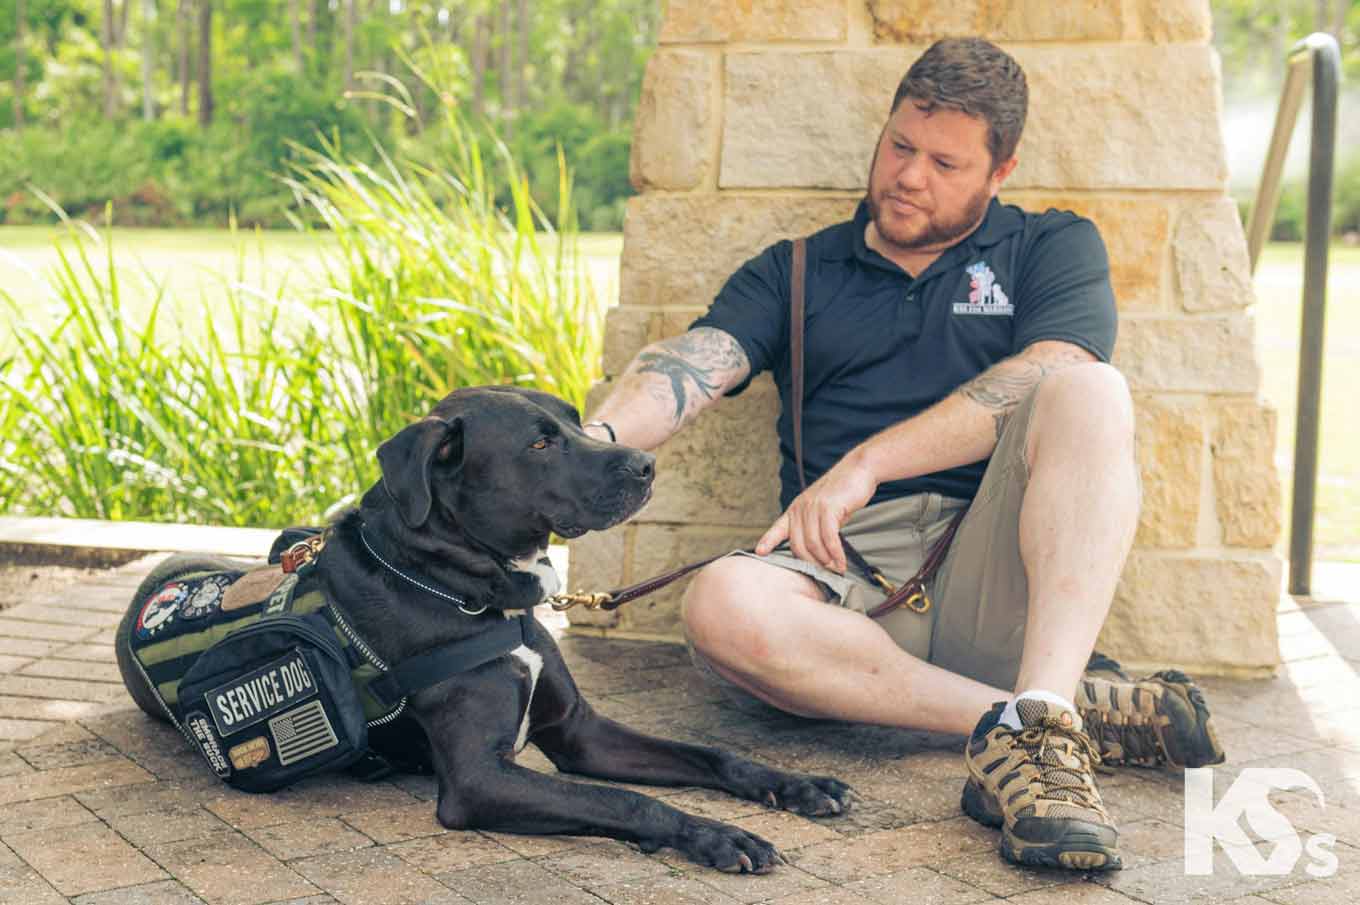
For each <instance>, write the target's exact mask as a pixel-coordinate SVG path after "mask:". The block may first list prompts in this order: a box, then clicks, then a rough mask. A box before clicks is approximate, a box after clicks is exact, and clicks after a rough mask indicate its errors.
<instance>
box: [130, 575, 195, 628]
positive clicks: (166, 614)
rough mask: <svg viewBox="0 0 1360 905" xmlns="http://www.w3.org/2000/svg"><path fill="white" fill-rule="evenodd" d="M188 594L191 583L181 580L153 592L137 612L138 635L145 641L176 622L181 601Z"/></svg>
mask: <svg viewBox="0 0 1360 905" xmlns="http://www.w3.org/2000/svg"><path fill="white" fill-rule="evenodd" d="M188 596H189V585H187V584H185V583H184V582H180V581H172V582H170V583H169V584H166V585H164V586H163V587H162V588H161V589H160V590H159V591H157V592H156V593H155V594H152V595H151V597H150V599H149V600H147V602H146V603H144V604H142V611H141V612H140V613H138V614H137V626H136V632H137V637H138V638H139V639H140V640H142V641H145V640H147V639H148V638H152V637H154V636H155V635H156V633H157V632H160V631H162V630H164V629H165V627H166V626H168V625H169V624H170V623H172V622H174V621H175V614H176V613H177V612H178V611H179V605H180V603H181V602H183V600H184V599H185V598H186V597H188Z"/></svg>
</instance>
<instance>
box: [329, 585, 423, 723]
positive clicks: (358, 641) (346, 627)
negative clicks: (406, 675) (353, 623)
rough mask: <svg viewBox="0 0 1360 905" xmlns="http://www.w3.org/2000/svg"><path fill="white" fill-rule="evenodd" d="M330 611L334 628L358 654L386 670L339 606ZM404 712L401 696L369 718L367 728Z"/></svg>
mask: <svg viewBox="0 0 1360 905" xmlns="http://www.w3.org/2000/svg"><path fill="white" fill-rule="evenodd" d="M330 611H331V616H333V617H334V619H335V626H336V628H338V629H340V633H341V634H343V635H344V636H345V637H346V638H348V639H349V643H350V644H352V645H354V649H355V650H357V651H358V652H359V654H360V656H362V657H363V658H364V659H365V660H367V661H368V662H369V663H371V664H372V665H373V666H376V667H377V668H378V669H380V670H382V671H383V672H384V673H385V672H387V671H388V667H387V664H386V663H385V662H383V658H382V657H379V656H378V655H377V654H376V653H374V651H373V648H371V647H369V646H368V642H366V641H364V639H363V638H361V637H360V636H359V633H358V632H356V631H355V630H354V629H353V628H351V627H350V624H349V623H348V622H346V621H345V617H344V616H343V615H341V613H340V610H339V608H338V607H335V606H331V607H330ZM405 712H406V698H405V697H404V696H403V697H402V699H401V700H400V701H398V702H397V706H396V707H394V708H392V710H390V711H389V712H387V713H384V714H383V715H382V716H380V717H377V718H376V719H372V720H369V721H368V728H370V729H375V728H377V727H378V726H385V725H387V724H388V723H390V722H392V721H393V720H395V719H396V718H397V717H399V716H401V715H402V714H403V713H405Z"/></svg>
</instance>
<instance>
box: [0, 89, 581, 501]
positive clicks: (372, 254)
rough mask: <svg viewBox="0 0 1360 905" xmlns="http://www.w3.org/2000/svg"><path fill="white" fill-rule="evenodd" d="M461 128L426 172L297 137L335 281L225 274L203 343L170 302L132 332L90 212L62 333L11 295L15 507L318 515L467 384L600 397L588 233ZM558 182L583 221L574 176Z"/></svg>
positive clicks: (6, 392)
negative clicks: (543, 206) (408, 429)
mask: <svg viewBox="0 0 1360 905" xmlns="http://www.w3.org/2000/svg"><path fill="white" fill-rule="evenodd" d="M440 128H441V130H442V133H443V137H444V144H443V147H444V151H443V153H442V154H441V155H440V156H439V158H438V159H437V160H427V161H425V162H421V163H417V162H414V161H412V160H410V159H408V158H405V157H402V156H396V157H388V156H387V155H386V154H385V152H384V151H383V149H382V146H381V145H378V146H375V147H374V148H373V150H372V153H371V155H366V154H360V153H357V152H356V151H354V150H351V149H349V148H348V147H347V146H343V145H341V144H339V143H327V144H324V145H323V147H322V149H321V150H312V149H307V148H304V147H301V146H294V147H293V149H292V152H293V153H294V154H295V155H296V156H295V158H294V160H293V162H292V165H291V170H292V176H291V177H290V179H289V185H288V187H289V189H290V190H291V191H292V192H293V193H294V194H295V197H296V198H297V199H298V200H299V201H300V202H301V204H302V205H303V206H304V207H305V208H308V209H310V210H312V211H313V212H314V213H315V216H316V217H317V218H318V219H319V220H320V221H321V222H323V223H324V224H325V225H326V226H327V227H328V228H329V229H330V230H331V231H332V232H333V233H334V235H335V238H336V240H337V247H338V251H337V252H335V253H334V254H333V255H332V256H331V257H330V258H329V259H328V260H327V263H326V266H327V279H328V282H329V286H328V288H327V289H326V290H325V291H323V292H319V293H317V294H316V295H315V296H313V297H306V298H300V299H299V298H291V297H290V296H289V295H287V294H286V293H285V292H284V291H283V289H282V288H280V287H267V286H264V287H245V286H243V285H241V283H240V281H239V277H238V279H235V280H230V279H227V278H226V277H224V286H225V289H226V298H227V302H226V306H225V311H222V310H216V311H214V310H208V309H207V308H206V307H205V308H204V310H203V311H202V313H201V317H199V318H198V319H197V321H196V323H195V327H194V330H193V331H190V332H191V333H193V332H197V333H200V334H201V335H200V336H197V337H195V338H194V339H193V340H192V341H186V342H180V341H178V340H177V338H178V337H179V336H181V335H182V331H180V330H167V329H166V324H165V320H166V318H165V315H164V313H163V311H164V310H165V309H166V308H168V307H169V306H168V305H165V302H166V301H167V300H166V299H164V298H163V294H162V293H158V294H157V296H156V303H155V305H154V306H153V307H152V310H151V313H150V315H149V316H148V317H147V319H146V320H145V322H144V323H139V324H136V325H133V324H130V323H129V322H128V320H127V317H126V316H125V312H124V311H123V305H122V297H121V291H122V290H121V285H122V282H121V281H122V280H123V279H125V278H126V274H124V273H122V272H121V270H120V268H119V267H118V266H116V263H115V258H114V252H113V249H112V247H111V245H110V244H109V242H108V240H103V241H102V242H101V241H100V240H99V238H98V236H97V235H96V234H94V232H93V230H89V229H88V227H83V226H82V225H81V224H72V225H71V229H72V230H73V231H74V232H76V233H77V234H80V233H81V232H82V231H86V232H88V235H87V236H85V238H84V240H83V241H81V242H80V243H77V244H76V246H75V249H74V251H73V252H71V253H70V254H67V253H65V252H64V251H63V252H61V266H60V269H59V270H58V271H57V273H56V274H55V275H54V276H53V277H52V279H51V288H52V290H53V293H54V295H55V297H56V298H57V299H58V300H59V308H58V310H57V311H56V312H55V318H56V320H55V325H53V324H52V323H48V322H47V321H45V320H37V321H35V320H32V319H27V320H25V319H24V316H25V315H24V312H23V311H22V310H21V307H20V305H19V303H18V302H17V301H15V300H13V299H6V301H7V302H8V305H9V307H10V308H11V309H12V313H13V315H14V317H15V318H16V319H17V321H18V327H17V329H16V343H17V352H16V353H15V354H14V356H13V357H12V358H11V359H10V360H8V361H6V362H0V364H3V368H2V369H0V429H2V432H0V509H5V510H10V511H15V512H25V513H29V514H41V515H66V516H84V517H97V518H111V519H156V520H174V521H187V522H212V523H221V524H235V525H252V524H253V525H268V524H280V523H287V522H292V523H303V522H315V521H316V520H317V519H319V518H321V517H322V514H323V512H324V511H325V510H327V509H328V508H329V507H330V506H331V505H332V504H334V503H337V502H345V501H347V500H348V499H351V498H352V497H351V496H349V495H351V494H353V493H355V492H357V491H361V490H362V489H364V488H365V487H366V486H367V485H368V484H369V483H371V482H372V481H373V480H375V479H376V477H377V467H376V461H375V459H374V457H373V450H374V448H375V447H376V446H377V444H378V443H379V442H380V441H381V440H382V439H385V438H386V437H387V436H389V435H390V434H392V433H394V432H395V431H396V430H397V429H399V428H400V427H401V426H402V425H404V424H406V423H408V422H409V421H410V420H411V419H412V418H414V417H416V416H417V415H419V414H421V413H423V412H424V411H426V410H427V409H428V408H429V407H430V406H431V405H432V404H433V403H434V402H435V401H437V400H438V399H440V398H442V397H443V396H444V395H445V394H446V393H448V392H449V391H451V390H453V389H455V388H457V387H460V386H466V385H472V384H488V383H516V384H522V385H529V386H535V387H538V388H540V389H544V390H547V391H549V392H554V393H557V394H558V395H560V396H563V397H565V398H567V399H569V400H570V401H572V402H573V403H576V404H577V405H580V404H581V403H582V402H583V401H584V396H585V392H586V390H587V388H588V387H589V386H590V384H591V382H592V381H593V380H594V379H595V378H596V377H597V376H598V375H597V372H596V363H597V362H598V360H599V352H600V340H601V334H602V327H603V311H602V308H601V306H600V304H599V302H598V300H597V298H596V296H595V295H594V294H593V293H592V292H591V290H590V288H589V286H588V285H586V284H585V282H584V280H583V277H582V275H581V274H582V271H581V268H580V267H579V266H578V262H577V259H576V255H575V250H574V249H575V235H574V232H573V231H572V230H570V229H565V230H558V229H557V224H555V223H553V222H552V221H551V220H550V219H549V218H547V217H545V216H544V215H543V213H542V211H541V210H540V209H539V207H538V205H537V204H536V203H535V201H534V199H533V197H532V195H531V194H530V192H529V190H528V179H527V177H526V175H525V174H524V172H523V170H522V168H520V167H519V166H518V165H517V164H516V162H515V161H514V160H513V159H512V158H511V157H510V156H509V154H508V152H506V151H505V149H504V148H501V147H499V146H497V148H496V150H495V153H496V154H497V160H496V162H495V164H494V165H489V164H488V163H487V162H486V161H484V160H483V159H482V156H481V152H480V151H479V149H478V147H477V144H476V142H475V141H473V138H472V133H471V130H469V129H468V128H467V127H466V125H465V124H464V123H462V122H461V121H460V120H458V119H457V118H456V117H455V116H452V115H450V116H448V117H446V118H445V119H444V120H443V122H442V123H441V125H440ZM368 156H372V157H374V158H375V159H376V160H377V162H376V163H370V162H368V160H367V157H368ZM497 174H498V175H497ZM558 189H559V194H560V198H559V199H558V204H557V209H558V210H559V211H561V212H562V219H563V220H564V221H565V222H566V223H570V222H571V220H572V215H571V201H570V198H571V185H570V182H569V180H567V179H566V178H565V174H563V173H561V172H559V183H558ZM498 196H507V197H509V198H510V199H511V204H510V205H509V207H507V208H501V207H498V206H497V204H496V201H495V199H496V198H497V197H498ZM91 240H93V241H91ZM92 252H97V255H98V256H97V257H96V256H95V255H94V254H92ZM30 317H31V316H30ZM190 319H191V320H193V319H194V318H193V315H192V314H191V315H190ZM223 322H225V323H226V324H227V325H228V326H227V327H226V328H225V329H221V328H220V327H219V325H220V324H222V323H223ZM16 476H23V478H22V480H20V479H18V478H17V477H16Z"/></svg>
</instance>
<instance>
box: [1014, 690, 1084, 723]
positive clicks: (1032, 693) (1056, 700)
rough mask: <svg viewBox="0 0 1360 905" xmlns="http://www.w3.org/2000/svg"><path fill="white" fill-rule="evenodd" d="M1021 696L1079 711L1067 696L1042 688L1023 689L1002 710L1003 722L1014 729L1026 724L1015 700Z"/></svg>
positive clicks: (1074, 711)
mask: <svg viewBox="0 0 1360 905" xmlns="http://www.w3.org/2000/svg"><path fill="white" fill-rule="evenodd" d="M1021 698H1030V699H1031V700H1035V701H1043V702H1045V703H1048V704H1053V705H1055V706H1057V707H1061V708H1063V709H1064V710H1070V711H1072V712H1073V713H1076V712H1077V708H1076V707H1075V706H1073V704H1072V702H1071V701H1069V700H1067V698H1065V697H1063V696H1062V695H1058V694H1054V693H1053V692H1051V691H1044V690H1043V689H1042V688H1031V689H1029V690H1028V691H1022V692H1020V693H1019V694H1018V695H1016V696H1015V697H1013V698H1011V699H1010V701H1009V702H1008V703H1007V704H1006V709H1005V710H1003V711H1001V722H1002V723H1003V724H1005V725H1007V726H1009V727H1011V728H1012V729H1023V728H1025V727H1024V724H1023V723H1021V722H1020V713H1019V712H1018V711H1017V710H1016V709H1015V702H1016V701H1018V700H1020V699H1021Z"/></svg>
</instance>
